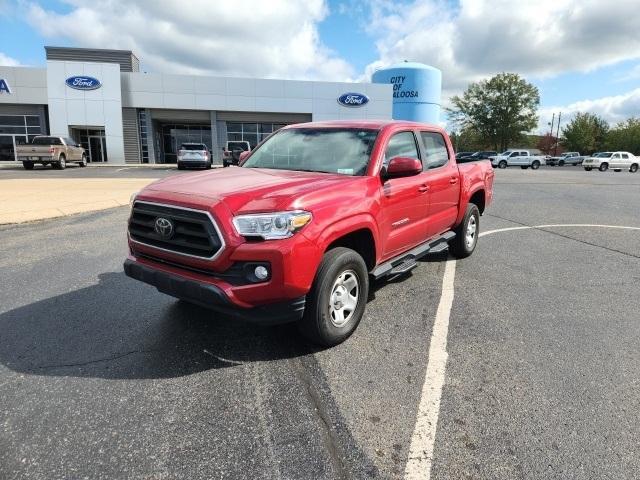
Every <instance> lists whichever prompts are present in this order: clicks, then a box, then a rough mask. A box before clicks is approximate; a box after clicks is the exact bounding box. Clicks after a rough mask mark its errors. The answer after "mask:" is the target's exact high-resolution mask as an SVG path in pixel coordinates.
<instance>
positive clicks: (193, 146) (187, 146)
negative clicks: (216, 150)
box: [180, 143, 207, 150]
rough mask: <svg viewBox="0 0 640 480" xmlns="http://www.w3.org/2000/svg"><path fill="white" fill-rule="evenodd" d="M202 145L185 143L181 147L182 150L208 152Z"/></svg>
mask: <svg viewBox="0 0 640 480" xmlns="http://www.w3.org/2000/svg"><path fill="white" fill-rule="evenodd" d="M206 149H207V147H205V146H204V145H203V144H202V143H183V144H182V145H180V150H206Z"/></svg>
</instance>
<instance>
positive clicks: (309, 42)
mask: <svg viewBox="0 0 640 480" xmlns="http://www.w3.org/2000/svg"><path fill="white" fill-rule="evenodd" d="M68 3H69V5H70V6H71V11H70V12H69V13H65V14H58V13H55V12H52V11H47V10H46V9H45V8H43V7H42V6H40V5H39V4H37V3H30V4H28V12H27V18H28V19H29V21H30V22H31V24H32V25H33V26H34V27H35V28H37V29H38V30H39V31H40V32H41V33H42V34H43V35H44V36H46V37H49V38H51V39H53V40H56V39H59V38H60V35H64V36H65V37H67V38H69V39H71V40H72V41H73V43H74V44H75V45H78V46H81V47H95V48H116V49H128V50H132V51H134V53H136V54H137V55H138V56H139V57H140V58H141V60H142V61H143V63H144V65H145V66H146V67H147V68H149V69H150V70H153V71H165V72H182V73H192V74H218V75H239V76H257V77H268V78H296V79H331V80H334V81H335V80H348V79H350V78H353V76H354V71H353V68H352V67H351V66H350V65H349V63H347V62H346V61H345V60H344V59H342V58H340V57H339V56H338V55H336V54H335V53H334V52H332V51H330V50H329V49H328V48H326V46H324V45H323V43H322V42H321V40H320V38H319V35H318V28H317V25H318V23H319V22H320V21H322V20H323V19H324V18H325V17H326V15H327V14H328V8H327V6H326V4H325V2H324V0H307V1H304V2H290V1H287V0H270V1H268V2H264V1H259V0H236V1H233V2H222V1H220V2H218V1H210V0H196V1H189V2H188V5H186V4H185V2H184V1H180V0H163V1H162V2H158V1H155V0H142V1H138V2H135V3H134V2H129V1H127V0H98V1H94V2H84V1H82V0H70V1H69V2H68ZM54 43H55V42H54Z"/></svg>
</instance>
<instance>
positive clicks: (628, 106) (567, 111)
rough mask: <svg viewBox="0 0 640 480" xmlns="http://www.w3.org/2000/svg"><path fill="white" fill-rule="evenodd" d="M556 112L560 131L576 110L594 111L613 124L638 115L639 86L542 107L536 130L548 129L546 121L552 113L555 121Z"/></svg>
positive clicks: (639, 110) (639, 105)
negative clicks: (560, 115) (605, 94)
mask: <svg viewBox="0 0 640 480" xmlns="http://www.w3.org/2000/svg"><path fill="white" fill-rule="evenodd" d="M558 112H562V120H561V122H562V123H561V125H560V130H561V131H562V126H563V125H566V124H567V123H568V122H569V121H570V120H571V119H572V118H573V116H574V115H575V114H576V113H578V112H589V113H595V114H597V115H600V116H601V117H603V118H604V119H605V120H607V121H608V122H609V123H610V124H612V125H613V124H616V123H618V122H622V121H624V120H626V119H628V118H629V117H640V88H636V89H635V90H631V91H630V92H627V93H624V94H622V95H614V96H610V97H602V98H597V99H593V100H581V101H579V102H574V103H571V104H569V105H564V106H555V107H545V108H542V109H540V124H539V125H538V131H539V132H540V133H545V132H548V131H549V127H548V126H547V122H550V121H551V117H552V115H553V114H554V113H555V115H556V122H557V121H558ZM554 132H555V128H554Z"/></svg>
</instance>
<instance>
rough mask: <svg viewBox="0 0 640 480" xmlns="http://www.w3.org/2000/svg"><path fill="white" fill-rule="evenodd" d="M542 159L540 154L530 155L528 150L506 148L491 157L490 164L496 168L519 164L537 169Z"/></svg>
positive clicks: (522, 166) (524, 167)
mask: <svg viewBox="0 0 640 480" xmlns="http://www.w3.org/2000/svg"><path fill="white" fill-rule="evenodd" d="M544 161H545V160H544V157H543V156H542V155H532V154H531V152H529V150H507V151H505V152H502V153H501V154H500V155H496V156H492V157H491V165H493V166H494V167H498V168H507V167H512V166H519V167H520V168H523V169H526V168H529V167H531V168H532V169H533V170H537V169H538V168H540V165H542V163H543V162H544Z"/></svg>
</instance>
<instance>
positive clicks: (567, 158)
mask: <svg viewBox="0 0 640 480" xmlns="http://www.w3.org/2000/svg"><path fill="white" fill-rule="evenodd" d="M582 160H584V157H583V156H581V155H580V152H564V153H563V154H562V155H560V156H559V157H549V158H547V165H551V166H552V167H554V166H556V165H558V166H559V167H563V166H565V165H573V166H574V167H575V166H576V165H580V164H581V163H582Z"/></svg>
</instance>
